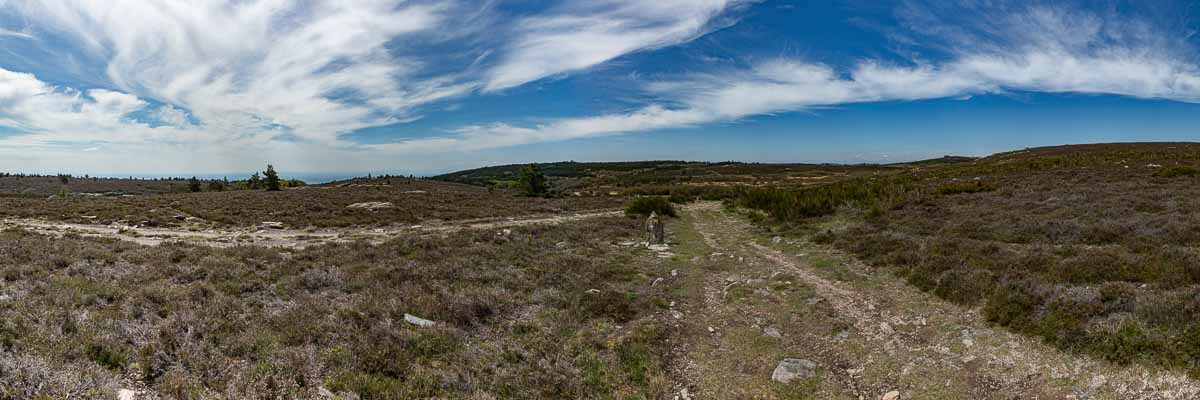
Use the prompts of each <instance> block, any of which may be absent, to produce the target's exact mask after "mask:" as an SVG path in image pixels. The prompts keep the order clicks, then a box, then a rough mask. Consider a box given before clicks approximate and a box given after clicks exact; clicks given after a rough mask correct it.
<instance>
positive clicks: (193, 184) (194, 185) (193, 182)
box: [188, 176, 203, 193]
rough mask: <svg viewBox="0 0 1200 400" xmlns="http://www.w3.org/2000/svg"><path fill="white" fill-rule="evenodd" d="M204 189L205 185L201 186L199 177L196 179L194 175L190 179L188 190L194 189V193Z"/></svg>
mask: <svg viewBox="0 0 1200 400" xmlns="http://www.w3.org/2000/svg"><path fill="white" fill-rule="evenodd" d="M202 189H203V187H201V186H200V180H199V179H196V177H194V176H193V177H192V179H188V190H190V191H192V193H195V192H199V191H200V190H202Z"/></svg>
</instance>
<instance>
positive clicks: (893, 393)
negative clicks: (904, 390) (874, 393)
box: [879, 390, 900, 400]
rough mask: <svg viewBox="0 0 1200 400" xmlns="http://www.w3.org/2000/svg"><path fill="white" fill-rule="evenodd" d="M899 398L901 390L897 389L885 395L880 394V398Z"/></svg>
mask: <svg viewBox="0 0 1200 400" xmlns="http://www.w3.org/2000/svg"><path fill="white" fill-rule="evenodd" d="M899 398H900V392H899V391H896V390H893V391H890V392H887V393H885V394H884V395H883V396H879V400H896V399H899Z"/></svg>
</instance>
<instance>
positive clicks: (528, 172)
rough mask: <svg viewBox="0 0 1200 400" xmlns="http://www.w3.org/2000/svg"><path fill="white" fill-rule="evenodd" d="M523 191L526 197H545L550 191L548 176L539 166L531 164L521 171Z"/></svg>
mask: <svg viewBox="0 0 1200 400" xmlns="http://www.w3.org/2000/svg"><path fill="white" fill-rule="evenodd" d="M521 191H523V192H525V195H526V196H544V195H545V194H546V192H548V191H549V190H548V189H547V187H546V174H543V173H542V169H541V168H540V167H538V165H537V164H529V165H528V166H526V167H525V169H522V170H521Z"/></svg>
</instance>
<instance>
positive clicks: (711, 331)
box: [708, 326, 717, 333]
mask: <svg viewBox="0 0 1200 400" xmlns="http://www.w3.org/2000/svg"><path fill="white" fill-rule="evenodd" d="M708 333H717V330H716V329H713V327H711V326H710V327H708Z"/></svg>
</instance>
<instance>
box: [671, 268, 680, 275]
mask: <svg viewBox="0 0 1200 400" xmlns="http://www.w3.org/2000/svg"><path fill="white" fill-rule="evenodd" d="M671 276H679V270H677V269H673V270H671Z"/></svg>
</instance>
